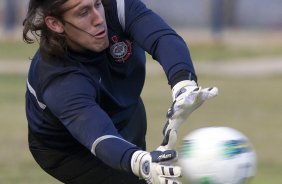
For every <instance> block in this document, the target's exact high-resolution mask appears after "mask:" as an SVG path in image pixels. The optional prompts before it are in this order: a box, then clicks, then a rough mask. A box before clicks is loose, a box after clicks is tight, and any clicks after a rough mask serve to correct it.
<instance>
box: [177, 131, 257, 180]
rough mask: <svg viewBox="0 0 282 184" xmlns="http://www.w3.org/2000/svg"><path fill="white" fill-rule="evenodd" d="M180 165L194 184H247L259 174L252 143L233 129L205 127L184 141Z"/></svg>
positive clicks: (186, 137)
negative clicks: (256, 173)
mask: <svg viewBox="0 0 282 184" xmlns="http://www.w3.org/2000/svg"><path fill="white" fill-rule="evenodd" d="M179 164H180V166H181V167H182V172H183V175H184V177H185V178H186V179H187V180H188V181H189V182H190V183H192V184H245V183H247V182H248V181H249V180H250V178H252V177H254V175H255V172H256V153H255V150H254V148H253V147H252V146H251V143H250V141H249V139H248V138H247V137H246V136H245V135H243V134H242V133H241V132H239V131H238V130H235V129H233V128H229V127H205V128H200V129H196V130H194V131H192V132H191V133H189V134H188V135H187V136H185V137H184V139H183V143H182V147H181V150H180V156H179Z"/></svg>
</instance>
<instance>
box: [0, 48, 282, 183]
mask: <svg viewBox="0 0 282 184" xmlns="http://www.w3.org/2000/svg"><path fill="white" fill-rule="evenodd" d="M202 47H203V46H199V45H198V46H197V45H196V46H192V47H191V48H192V50H191V52H192V53H193V58H196V59H200V58H201V59H203V60H204V59H208V58H209V57H216V58H222V59H224V58H225V59H226V58H227V57H228V56H230V54H228V52H230V53H233V52H232V49H231V51H227V53H226V52H225V53H224V52H222V53H221V52H220V48H213V47H210V46H206V47H203V49H206V50H204V51H205V54H207V55H206V56H203V55H201V54H200V53H201V51H202V52H203V49H201V48H202ZM3 48H5V49H4V50H3ZM13 48H17V49H19V50H20V49H23V45H22V44H18V43H14V44H13V43H12V44H11V45H8V46H7V45H6V44H3V43H0V60H1V59H8V60H11V62H12V60H13V59H21V58H23V57H24V58H28V57H30V56H31V55H30V54H31V49H30V48H29V49H26V48H24V49H26V50H24V49H23V50H22V53H20V54H17V55H16V56H15V54H14V51H13V52H12V51H11V50H13ZM32 49H35V47H33V48H32ZM226 49H227V50H228V48H226ZM251 50H252V49H251ZM245 52H247V51H245ZM256 52H258V51H256V50H253V51H252V52H251V53H252V54H251V57H255V56H256V55H259V54H258V53H256ZM276 52H277V51H275V50H272V51H268V52H267V53H265V54H267V55H271V53H275V55H276V54H277V53H276ZM194 53H195V54H194ZM243 53H244V52H243V51H242V52H239V53H237V54H236V56H234V57H242V56H244V54H243ZM233 54H234V53H233ZM260 54H261V53H260ZM231 55H232V54H231ZM238 55H239V56H238ZM244 57H245V56H244ZM246 57H250V56H249V55H248V56H246ZM25 81H26V76H25V75H3V74H0V86H1V88H0V112H1V113H0V183H3V184H56V183H59V182H57V181H56V180H54V179H53V178H51V177H50V176H48V175H47V174H45V173H44V172H43V171H42V170H41V169H40V168H39V167H38V165H37V164H36V163H35V161H34V160H33V159H32V157H31V155H30V153H29V151H28V148H27V122H26V118H25V113H24V93H25ZM281 81H282V74H281V76H280V75H279V76H270V77H262V78H259V77H255V78H252V77H249V78H231V77H230V78H228V77H214V76H199V83H200V84H201V85H202V86H204V87H207V86H210V85H214V86H217V87H218V88H219V90H220V91H219V92H220V94H219V96H218V97H216V98H215V99H212V100H211V101H209V102H207V103H206V104H204V105H203V106H202V107H201V108H200V109H198V110H197V111H196V112H194V113H193V114H192V115H191V117H189V119H188V121H187V122H186V124H185V125H183V127H182V128H181V130H180V131H179V143H178V145H180V139H181V137H183V136H184V135H185V134H187V133H188V132H190V131H192V130H193V129H195V128H198V127H204V126H211V125H225V126H230V127H233V128H236V129H238V130H240V131H242V132H243V133H244V134H246V135H247V136H248V137H249V139H250V140H251V142H252V143H253V145H254V147H255V149H256V151H257V154H258V171H257V175H256V177H255V178H254V180H253V181H252V184H281V183H282V176H281V171H282V157H281V156H280V153H281V152H282V147H281V141H282V134H281V130H282V124H281V122H282V114H281V106H282V101H281V100H280V96H281V94H282V86H281ZM142 97H143V99H144V102H145V106H146V108H147V116H148V123H149V125H148V134H147V144H148V150H153V149H154V148H156V147H157V146H158V145H159V144H160V142H161V140H162V135H161V129H162V126H163V123H164V121H165V114H166V111H167V108H168V107H169V105H170V100H171V97H170V92H169V87H168V85H167V82H166V80H165V77H164V75H149V76H148V78H147V79H146V84H145V87H144V91H143V94H142Z"/></svg>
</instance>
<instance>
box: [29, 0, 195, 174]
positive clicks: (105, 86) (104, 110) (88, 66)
mask: <svg viewBox="0 0 282 184" xmlns="http://www.w3.org/2000/svg"><path fill="white" fill-rule="evenodd" d="M103 5H104V8H105V15H106V21H107V25H108V36H109V40H110V46H109V48H107V49H106V50H105V51H103V52H101V53H94V52H91V51H86V52H84V53H77V52H75V51H71V50H68V51H67V52H66V55H65V59H59V58H52V57H49V58H48V59H47V58H42V55H41V53H40V51H37V53H36V54H35V56H34V57H33V59H32V62H31V66H30V69H29V74H28V80H27V92H26V115H27V119H28V123H29V128H30V130H31V131H32V132H33V135H34V136H35V137H37V138H38V139H40V140H41V141H42V142H43V143H44V144H45V145H46V146H47V147H49V148H52V149H58V150H76V149H79V146H81V145H83V146H85V147H86V148H87V149H89V150H90V151H91V152H92V153H93V154H94V155H95V156H96V157H97V158H99V159H100V160H102V161H103V162H104V163H106V164H107V165H109V166H111V167H113V168H116V169H123V170H127V171H130V170H131V168H130V156H131V154H132V153H133V152H134V151H136V150H138V149H139V148H138V147H137V146H135V145H133V144H131V143H129V142H127V141H126V140H124V139H123V138H122V137H121V136H120V135H119V134H118V131H117V129H116V127H115V125H116V124H118V123H119V122H121V121H123V120H125V119H129V118H130V116H131V114H132V112H133V111H134V109H135V108H136V106H137V103H138V100H139V98H140V94H141V91H142V88H143V85H144V80H145V51H146V52H148V53H149V54H151V55H152V57H153V58H154V59H155V60H157V61H158V62H159V63H160V64H161V66H162V67H163V69H164V72H165V74H166V76H167V78H168V81H171V80H172V78H173V76H175V75H176V73H178V72H179V71H188V72H189V73H190V74H192V76H193V77H195V72H194V68H193V65H192V61H191V59H190V55H189V51H188V48H187V46H186V44H185V42H184V41H183V39H182V38H181V37H179V36H178V35H177V34H176V33H175V31H173V30H172V29H171V28H170V27H169V26H168V25H167V24H166V23H165V22H164V21H163V20H162V19H161V18H160V17H159V16H158V15H156V14H155V13H153V12H152V11H151V10H149V9H147V8H146V6H145V5H144V4H143V3H142V2H141V1H139V0H104V1H103ZM105 153H111V154H110V155H109V154H105ZM111 155H115V156H114V157H112V156H111Z"/></svg>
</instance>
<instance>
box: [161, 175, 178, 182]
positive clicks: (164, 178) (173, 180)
mask: <svg viewBox="0 0 282 184" xmlns="http://www.w3.org/2000/svg"><path fill="white" fill-rule="evenodd" d="M159 182H160V184H181V182H180V181H178V180H177V179H175V178H166V177H161V176H160V177H159Z"/></svg>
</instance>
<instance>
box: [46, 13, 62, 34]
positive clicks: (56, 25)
mask: <svg viewBox="0 0 282 184" xmlns="http://www.w3.org/2000/svg"><path fill="white" fill-rule="evenodd" d="M45 23H46V25H47V27H48V28H49V29H51V30H52V31H54V32H57V33H63V32H64V25H63V23H62V22H61V21H59V20H58V19H57V18H55V17H52V16H47V17H45Z"/></svg>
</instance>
